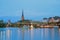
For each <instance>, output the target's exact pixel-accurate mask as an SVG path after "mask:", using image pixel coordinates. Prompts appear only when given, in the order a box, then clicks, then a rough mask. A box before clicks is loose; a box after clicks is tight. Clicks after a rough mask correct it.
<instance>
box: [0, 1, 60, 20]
mask: <svg viewBox="0 0 60 40" xmlns="http://www.w3.org/2000/svg"><path fill="white" fill-rule="evenodd" d="M22 10H23V11H24V17H25V19H30V20H41V19H42V18H44V17H53V16H60V0H0V19H5V18H6V17H7V18H6V19H5V20H7V19H9V18H10V17H15V18H16V17H18V20H19V19H21V15H22ZM4 17H5V18H4ZM10 19H11V18H10ZM13 19H14V18H13Z"/></svg>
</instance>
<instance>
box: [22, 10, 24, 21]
mask: <svg viewBox="0 0 60 40" xmlns="http://www.w3.org/2000/svg"><path fill="white" fill-rule="evenodd" d="M22 21H24V14H23V10H22Z"/></svg>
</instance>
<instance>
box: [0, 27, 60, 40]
mask: <svg viewBox="0 0 60 40" xmlns="http://www.w3.org/2000/svg"><path fill="white" fill-rule="evenodd" d="M0 40H60V29H59V28H33V29H32V30H30V29H24V30H23V29H21V28H0Z"/></svg>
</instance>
